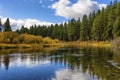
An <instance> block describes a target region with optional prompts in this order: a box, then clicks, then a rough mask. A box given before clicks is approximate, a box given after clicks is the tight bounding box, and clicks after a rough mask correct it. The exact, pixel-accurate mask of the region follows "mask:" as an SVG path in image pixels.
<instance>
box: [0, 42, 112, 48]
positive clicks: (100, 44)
mask: <svg viewBox="0 0 120 80" xmlns="http://www.w3.org/2000/svg"><path fill="white" fill-rule="evenodd" d="M43 47H112V44H111V43H110V42H108V41H106V42H96V41H72V42H61V43H55V44H5V43H1V44H0V49H11V48H12V49H15V48H20V49H22V48H23V49H24V48H43Z"/></svg>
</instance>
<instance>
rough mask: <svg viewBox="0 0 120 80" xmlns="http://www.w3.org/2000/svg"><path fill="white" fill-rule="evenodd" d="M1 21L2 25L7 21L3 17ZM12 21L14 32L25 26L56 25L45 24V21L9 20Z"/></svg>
mask: <svg viewBox="0 0 120 80" xmlns="http://www.w3.org/2000/svg"><path fill="white" fill-rule="evenodd" d="M0 18H1V20H2V23H4V22H5V21H6V19H7V18H6V17H1V16H0ZM9 19H10V24H11V26H12V30H13V31H14V30H16V29H20V28H21V26H25V27H27V28H29V27H30V26H32V25H46V26H48V25H51V24H54V23H51V22H45V21H39V20H37V19H18V20H16V19H12V18H9Z"/></svg>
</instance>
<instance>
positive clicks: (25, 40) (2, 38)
mask: <svg viewBox="0 0 120 80" xmlns="http://www.w3.org/2000/svg"><path fill="white" fill-rule="evenodd" d="M58 42H59V40H58V39H54V40H53V39H51V38H49V37H45V38H43V37H42V36H35V35H30V34H18V33H16V32H0V43H8V44H34V43H36V44H52V43H58Z"/></svg>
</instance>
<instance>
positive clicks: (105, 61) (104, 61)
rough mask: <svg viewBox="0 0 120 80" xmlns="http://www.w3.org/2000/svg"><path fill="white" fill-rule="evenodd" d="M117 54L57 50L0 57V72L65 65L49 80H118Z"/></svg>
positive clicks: (105, 50) (119, 64)
mask: <svg viewBox="0 0 120 80" xmlns="http://www.w3.org/2000/svg"><path fill="white" fill-rule="evenodd" d="M119 56H120V53H119V51H118V52H117V50H113V51H112V50H111V49H109V48H79V49H78V48H60V49H57V50H52V51H47V53H46V52H43V51H36V52H35V51H33V53H32V52H31V51H30V52H19V53H18V52H16V53H15V52H14V51H13V52H12V53H9V52H8V53H7V54H6V53H0V68H1V69H2V68H3V67H4V69H5V70H9V68H11V67H15V66H17V67H21V66H22V67H23V66H24V67H28V68H29V67H33V68H34V67H35V66H39V65H44V64H46V65H53V64H54V66H56V64H59V65H64V68H63V69H57V70H56V71H55V72H54V74H55V77H50V78H49V79H52V80H94V79H95V80H119V79H120V69H119V67H120V58H119Z"/></svg>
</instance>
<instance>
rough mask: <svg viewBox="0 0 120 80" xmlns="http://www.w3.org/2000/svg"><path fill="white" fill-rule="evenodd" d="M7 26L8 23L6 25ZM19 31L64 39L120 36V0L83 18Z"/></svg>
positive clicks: (19, 31)
mask: <svg viewBox="0 0 120 80" xmlns="http://www.w3.org/2000/svg"><path fill="white" fill-rule="evenodd" d="M5 26H6V25H5ZM16 32H17V33H19V34H23V33H27V34H31V35H36V36H42V37H50V38H52V39H59V40H62V41H77V40H80V41H89V40H93V41H106V40H112V39H114V38H117V37H119V36H120V2H118V1H117V0H114V2H112V1H111V2H110V4H109V5H108V6H107V8H105V9H104V8H103V9H102V10H98V11H97V12H95V11H93V12H92V13H90V14H89V15H88V16H87V15H84V16H83V18H82V19H77V20H76V19H71V20H69V21H68V22H64V23H61V24H51V25H50V26H45V25H43V26H40V25H38V26H37V25H33V26H31V27H30V28H27V27H24V26H22V27H21V29H20V30H16Z"/></svg>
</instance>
